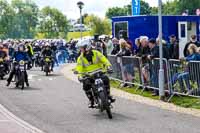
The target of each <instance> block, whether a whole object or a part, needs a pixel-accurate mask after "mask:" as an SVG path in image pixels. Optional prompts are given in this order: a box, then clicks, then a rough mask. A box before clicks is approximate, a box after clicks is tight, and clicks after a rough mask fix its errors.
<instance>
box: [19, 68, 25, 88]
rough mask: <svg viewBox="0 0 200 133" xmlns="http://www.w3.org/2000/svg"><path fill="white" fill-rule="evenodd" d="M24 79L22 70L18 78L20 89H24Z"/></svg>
mask: <svg viewBox="0 0 200 133" xmlns="http://www.w3.org/2000/svg"><path fill="white" fill-rule="evenodd" d="M24 81H25V75H24V72H22V73H21V80H20V83H21V89H22V90H23V89H24Z"/></svg>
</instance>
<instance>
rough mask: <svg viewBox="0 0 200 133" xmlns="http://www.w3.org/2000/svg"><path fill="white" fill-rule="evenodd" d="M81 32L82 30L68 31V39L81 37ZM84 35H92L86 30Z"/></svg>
mask: <svg viewBox="0 0 200 133" xmlns="http://www.w3.org/2000/svg"><path fill="white" fill-rule="evenodd" d="M80 34H81V33H80V32H68V34H67V40H70V39H71V38H73V39H77V38H80ZM82 35H83V37H84V36H91V33H90V31H86V32H83V33H82Z"/></svg>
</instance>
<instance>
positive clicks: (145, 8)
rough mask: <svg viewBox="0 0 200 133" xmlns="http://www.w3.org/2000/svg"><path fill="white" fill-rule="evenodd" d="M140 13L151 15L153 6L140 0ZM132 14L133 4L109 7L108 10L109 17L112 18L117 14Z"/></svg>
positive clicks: (107, 15)
mask: <svg viewBox="0 0 200 133" xmlns="http://www.w3.org/2000/svg"><path fill="white" fill-rule="evenodd" d="M140 8H141V9H140V14H141V15H149V14H150V13H151V7H150V6H149V3H147V2H145V1H143V0H141V1H140ZM131 14H132V5H131V4H128V5H126V6H124V7H123V8H120V7H113V8H109V9H108V11H107V12H106V17H107V18H110V19H111V18H112V17H116V16H127V15H131Z"/></svg>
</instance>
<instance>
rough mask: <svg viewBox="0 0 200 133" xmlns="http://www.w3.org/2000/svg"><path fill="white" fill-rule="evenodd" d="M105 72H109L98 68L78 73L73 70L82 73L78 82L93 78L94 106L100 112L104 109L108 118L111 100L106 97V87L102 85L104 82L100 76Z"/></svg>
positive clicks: (110, 115) (109, 116)
mask: <svg viewBox="0 0 200 133" xmlns="http://www.w3.org/2000/svg"><path fill="white" fill-rule="evenodd" d="M106 73H111V72H109V71H108V72H103V71H102V69H98V70H96V71H94V72H90V73H78V72H74V74H83V75H84V76H83V78H82V79H79V81H80V82H83V81H85V80H86V79H94V83H93V84H92V88H91V92H92V95H93V98H94V102H95V106H94V107H95V108H96V109H99V111H100V112H103V111H106V113H107V115H108V118H109V119H112V112H111V108H112V105H111V101H110V100H109V98H108V93H107V90H106V88H105V87H104V83H103V80H102V76H103V75H104V74H106Z"/></svg>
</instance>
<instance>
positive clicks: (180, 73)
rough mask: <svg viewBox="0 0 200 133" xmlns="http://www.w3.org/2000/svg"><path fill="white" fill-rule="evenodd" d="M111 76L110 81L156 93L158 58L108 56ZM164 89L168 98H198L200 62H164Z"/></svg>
mask: <svg viewBox="0 0 200 133" xmlns="http://www.w3.org/2000/svg"><path fill="white" fill-rule="evenodd" d="M108 59H109V60H110V62H111V64H112V66H113V70H114V73H113V74H111V75H110V77H112V79H115V80H118V81H120V82H123V83H128V84H134V85H137V86H139V87H143V88H150V89H153V90H159V79H158V77H159V69H160V63H159V58H155V59H153V60H148V61H143V60H142V59H141V58H140V57H134V56H124V57H117V56H112V55H109V56H108ZM163 68H164V80H165V81H164V83H165V85H164V89H165V92H168V93H169V94H170V95H171V97H170V98H169V101H170V100H171V98H172V97H173V96H174V95H176V94H177V95H187V96H192V97H200V61H192V62H183V61H180V60H174V59H171V60H167V59H163Z"/></svg>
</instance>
